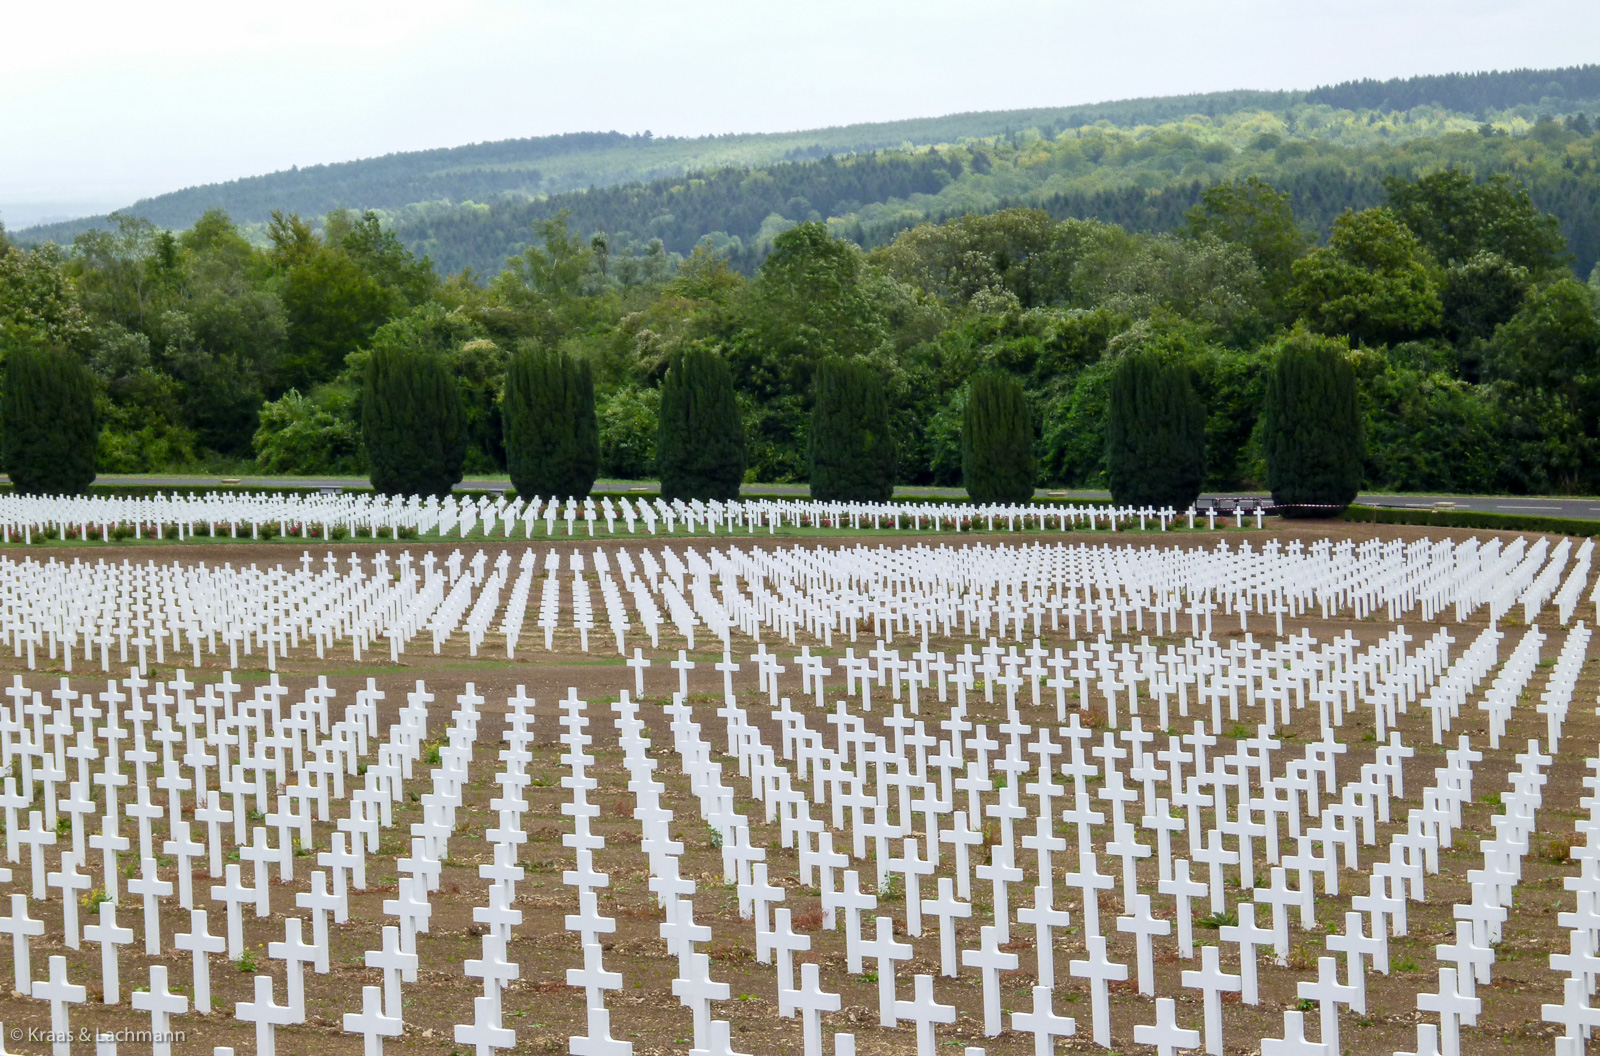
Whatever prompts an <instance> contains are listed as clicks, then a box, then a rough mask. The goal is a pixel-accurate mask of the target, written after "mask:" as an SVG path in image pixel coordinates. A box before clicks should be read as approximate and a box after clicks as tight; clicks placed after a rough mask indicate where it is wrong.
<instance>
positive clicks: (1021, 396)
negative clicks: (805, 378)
mask: <svg viewBox="0 0 1600 1056" xmlns="http://www.w3.org/2000/svg"><path fill="white" fill-rule="evenodd" d="M1190 374H1191V371H1190V368H1189V366H1188V365H1187V364H1185V363H1184V362H1182V361H1181V360H1179V359H1176V358H1173V357H1169V356H1163V355H1161V354H1159V353H1156V352H1148V351H1145V352H1135V353H1130V354H1129V355H1127V356H1125V357H1124V358H1123V359H1122V361H1121V362H1120V363H1119V365H1118V367H1117V369H1116V371H1115V373H1114V374H1113V376H1112V379H1111V391H1110V406H1109V416H1108V421H1107V429H1106V466H1107V476H1108V478H1109V482H1110V486H1111V493H1112V496H1113V499H1114V500H1115V501H1116V502H1117V503H1119V504H1126V505H1134V506H1155V507H1161V506H1172V507H1174V508H1176V509H1184V508H1186V507H1187V506H1189V505H1190V504H1191V503H1192V502H1194V500H1195V499H1196V497H1197V496H1198V495H1199V494H1200V490H1201V486H1202V484H1203V482H1204V480H1205V474H1206V457H1205V430H1206V409H1205V407H1204V405H1203V404H1202V402H1201V400H1200V398H1199V397H1198V396H1197V394H1196V393H1195V388H1194V384H1193V380H1192V378H1191V376H1190ZM3 413H4V426H5V428H4V433H3V436H4V446H3V450H0V455H3V457H4V460H5V466H6V469H7V471H8V472H9V473H10V474H11V479H12V481H13V482H14V484H15V485H16V486H17V487H18V488H19V489H20V490H23V491H29V492H74V491H81V490H83V489H84V488H86V487H88V485H89V484H90V483H91V482H92V481H93V480H94V476H95V469H94V453H95V446H96V441H97V438H98V431H99V425H98V421H97V419H96V411H95V403H94V383H93V379H92V377H91V376H90V375H89V372H88V371H87V369H86V368H85V367H84V366H83V365H82V364H81V363H80V362H79V361H78V360H77V359H76V358H74V357H72V356H69V355H66V354H63V353H60V352H56V351H52V350H49V349H39V348H18V349H14V350H12V352H11V353H10V355H9V357H8V361H7V364H6V386H5V398H4V403H3ZM502 417H503V421H504V428H505V444H506V458H507V463H508V467H509V470H510V476H511V482H512V485H513V486H514V487H515V488H516V489H517V491H518V492H520V493H521V494H524V495H561V496H566V495H573V496H578V495H586V494H588V493H589V491H590V489H591V488H592V487H593V485H594V481H595V476H596V474H597V473H598V471H599V462H600V439H599V427H598V422H597V419H596V415H595V401H594V379H593V376H592V374H591V372H590V369H589V364H588V363H587V362H586V361H584V360H581V359H578V358H576V357H573V356H569V355H565V354H562V353H557V352H550V351H545V350H530V351H524V352H521V353H519V354H518V355H516V356H515V357H513V359H512V361H511V363H510V366H509V368H508V370H507V374H506V387H505V395H504V399H503V401H502ZM362 424H363V427H364V430H365V438H366V444H367V453H368V461H369V464H370V467H371V475H372V483H373V486H374V487H375V488H376V489H377V490H378V491H380V492H383V493H387V494H432V495H444V494H447V493H448V492H449V491H450V489H451V488H452V487H453V486H454V485H455V484H456V483H457V482H458V481H459V480H460V479H461V473H462V460H463V458H464V456H465V454H466V446H467V445H466V421H465V412H464V409H463V406H462V401H461V397H460V395H459V393H458V392H457V390H456V386H455V382H454V381H453V379H452V378H451V377H450V375H449V372H448V371H447V370H446V368H445V365H444V363H443V362H442V361H441V360H440V359H439V358H438V357H437V356H433V355H430V354H428V353H426V352H423V351H419V350H413V349H406V348H385V349H380V350H376V351H375V352H374V353H373V355H372V358H371V360H370V361H369V363H368V367H367V372H366V376H365V383H364V386H363V389H362ZM963 426H964V427H963V430H962V444H961V455H962V475H963V478H964V480H965V483H966V487H967V493H968V495H969V496H970V497H971V498H972V499H973V500H974V501H976V502H1024V501H1027V500H1028V499H1029V498H1030V497H1031V496H1032V495H1033V489H1034V477H1035V464H1034V454H1033V423H1032V417H1031V413H1030V410H1029V406H1028V401H1027V397H1026V395H1025V393H1024V392H1023V389H1022V385H1021V383H1020V382H1018V381H1017V380H1016V379H1015V378H1012V377H1010V376H1008V375H1004V374H999V373H992V372H991V373H982V374H979V375H978V376H976V377H975V378H973V380H972V382H971V385H970V386H969V389H968V396H967V404H966V409H965V417H964V423H963ZM1262 439H1263V447H1264V449H1265V453H1266V459H1267V483H1268V486H1269V487H1270V488H1271V490H1272V494H1273V498H1274V501H1275V502H1276V503H1277V504H1278V505H1279V506H1280V507H1284V508H1285V509H1286V512H1290V513H1303V514H1306V515H1315V514H1317V513H1319V512H1323V511H1324V510H1325V509H1326V508H1328V507H1342V506H1344V505H1347V504H1348V503H1349V502H1351V501H1352V500H1353V499H1354V498H1355V495H1356V491H1357V489H1358V488H1359V487H1360V484H1361V461H1362V442H1361V429H1360V414H1359V409H1358V407H1357V402H1356V383H1355V375H1354V372H1353V371H1352V370H1351V368H1350V365H1349V363H1348V362H1347V361H1346V359H1345V357H1344V355H1343V354H1342V350H1340V349H1338V348H1336V347H1333V346H1332V345H1331V344H1330V343H1328V342H1327V341H1325V340H1320V339H1317V338H1314V337H1311V336H1309V335H1298V338H1297V339H1292V340H1290V341H1288V342H1286V344H1285V346H1284V348H1283V349H1282V350H1281V351H1280V353H1279V354H1278V356H1277V359H1276V361H1275V362H1274V364H1273V367H1272V369H1271V370H1270V371H1269V373H1268V376H1267V391H1266V412H1265V415H1264V417H1263V420H1262ZM810 443H811V450H810V456H811V493H812V497H813V498H817V499H822V500H856V501H884V500H887V499H888V498H890V496H891V495H892V494H893V493H894V477H895V447H894V440H893V436H892V432H891V429H890V416H889V402H888V397H887V395H886V393H885V391H884V387H883V381H882V379H881V377H880V376H879V374H878V372H877V371H876V370H874V369H873V368H872V367H871V366H870V365H868V364H866V363H862V362H858V361H853V360H845V359H827V360H824V361H823V362H822V363H821V364H819V366H818V368H817V371H816V375H815V390H814V409H813V412H812V422H811V438H810ZM656 461H657V470H658V473H659V476H660V480H661V492H662V494H663V495H664V496H666V497H667V498H685V499H688V498H703V499H710V498H720V499H731V498H734V497H736V496H737V495H738V494H739V485H740V483H741V482H742V481H743V479H744V471H745V449H744V430H743V425H742V423H741V420H740V412H739V404H738V397H737V395H736V393H735V391H734V385H733V377H732V375H731V373H730V372H729V370H728V367H727V364H726V363H725V362H724V361H723V360H722V358H721V357H720V356H717V355H715V354H713V353H710V352H706V351H703V350H691V351H688V352H685V353H683V354H682V355H680V356H678V357H676V358H675V359H674V361H673V363H672V365H671V366H670V368H669V369H668V371H667V373H666V377H665V378H664V380H663V382H662V388H661V410H660V419H659V424H658V433H657V441H656Z"/></svg>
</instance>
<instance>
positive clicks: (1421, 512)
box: [1344, 506, 1600, 537]
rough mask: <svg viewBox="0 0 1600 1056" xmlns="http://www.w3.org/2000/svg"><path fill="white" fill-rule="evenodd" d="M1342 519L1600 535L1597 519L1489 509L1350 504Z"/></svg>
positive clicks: (1380, 522) (1507, 530) (1378, 522)
mask: <svg viewBox="0 0 1600 1056" xmlns="http://www.w3.org/2000/svg"><path fill="white" fill-rule="evenodd" d="M1344 519H1345V520H1347V521H1356V522H1359V523H1363V524H1416V525H1424V526H1426V527H1430V528H1475V529H1479V530H1482V531H1497V532H1544V533H1548V534H1550V535H1575V536H1579V537H1588V536H1600V521H1585V520H1579V519H1577V518H1573V517H1539V516H1528V515H1526V514H1520V513H1494V512H1491V511H1488V510H1450V509H1438V508H1434V509H1409V508H1408V509H1397V508H1395V507H1392V506H1351V507H1349V508H1347V509H1346V510H1345V511H1344Z"/></svg>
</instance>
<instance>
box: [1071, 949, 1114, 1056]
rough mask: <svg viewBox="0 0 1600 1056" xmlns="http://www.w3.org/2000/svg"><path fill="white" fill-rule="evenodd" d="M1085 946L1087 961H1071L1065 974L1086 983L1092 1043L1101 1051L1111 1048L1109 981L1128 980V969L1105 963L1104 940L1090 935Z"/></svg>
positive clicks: (1108, 961) (1107, 961)
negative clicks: (1092, 1028)
mask: <svg viewBox="0 0 1600 1056" xmlns="http://www.w3.org/2000/svg"><path fill="white" fill-rule="evenodd" d="M1085 943H1086V945H1087V946H1088V951H1089V959H1088V960H1085V961H1072V962H1070V963H1069V964H1068V965H1067V970H1068V971H1069V972H1070V973H1071V974H1072V975H1075V976H1077V977H1078V978H1080V979H1087V980H1089V1011H1090V1015H1091V1016H1092V1018H1093V1020H1094V1043H1095V1044H1096V1045H1098V1046H1100V1047H1101V1048H1102V1049H1109V1048H1110V1047H1111V1009H1110V988H1109V986H1108V984H1109V983H1110V981H1111V980H1113V979H1115V980H1119V981H1120V980H1123V979H1126V978H1128V966H1127V965H1125V964H1114V963H1113V962H1111V961H1110V960H1107V959H1106V938H1105V936H1104V935H1090V936H1088V937H1087V938H1086V939H1085Z"/></svg>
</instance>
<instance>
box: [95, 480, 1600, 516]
mask: <svg viewBox="0 0 1600 1056" xmlns="http://www.w3.org/2000/svg"><path fill="white" fill-rule="evenodd" d="M225 479H227V480H229V481H230V482H231V481H232V479H233V478H223V477H208V476H181V475H159V474H156V475H120V474H102V475H101V476H100V478H99V481H98V482H99V483H101V484H154V485H158V486H189V487H194V486H201V487H204V486H206V485H208V484H220V483H222V482H223V480H225ZM240 482H241V483H244V484H254V485H259V486H262V487H302V488H305V487H311V488H316V487H342V488H358V487H366V485H367V479H366V478H365V477H244V478H241V480H240ZM508 483H509V482H508V480H507V478H505V477H479V478H473V479H470V480H463V481H462V482H461V484H460V485H459V486H460V487H461V488H462V489H467V490H478V489H484V488H504V487H506V486H507V484H508ZM653 490H655V482H654V481H642V480H601V481H596V482H595V491H596V492H597V493H605V492H609V493H611V494H624V493H627V492H634V491H653ZM744 491H745V493H746V494H759V495H794V496H804V495H806V494H807V488H806V486H805V485H804V484H746V485H745V486H744ZM965 494H966V493H965V492H964V491H962V489H960V488H935V487H901V488H896V489H895V495H896V496H897V497H900V498H961V497H963V496H964V495H965ZM1265 495H1266V493H1265V492H1207V493H1206V494H1205V495H1202V496H1201V500H1202V501H1204V500H1206V499H1218V498H1238V497H1245V496H1249V497H1252V498H1256V497H1265ZM1039 496H1040V497H1041V498H1044V497H1046V496H1049V497H1052V498H1073V499H1082V500H1084V501H1086V502H1106V501H1109V500H1110V498H1111V495H1110V493H1109V492H1105V491H1088V490H1070V491H1068V490H1060V489H1044V488H1041V489H1040V490H1039ZM1357 501H1358V502H1360V503H1362V504H1363V505H1368V506H1395V507H1401V508H1412V509H1427V508H1430V507H1435V506H1439V505H1442V504H1447V503H1448V504H1453V505H1454V506H1455V508H1457V509H1464V510H1487V511H1491V512H1495V513H1521V514H1533V515H1543V516H1548V517H1571V518H1576V519H1579V520H1600V498H1564V497H1559V498H1552V497H1541V496H1528V495H1520V496H1517V495H1513V496H1493V495H1470V496H1463V495H1392V494H1379V493H1376V492H1373V493H1363V494H1362V495H1361V496H1360V497H1359V498H1358V499H1357Z"/></svg>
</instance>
